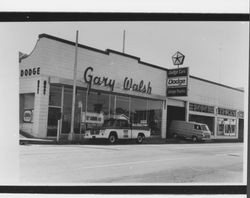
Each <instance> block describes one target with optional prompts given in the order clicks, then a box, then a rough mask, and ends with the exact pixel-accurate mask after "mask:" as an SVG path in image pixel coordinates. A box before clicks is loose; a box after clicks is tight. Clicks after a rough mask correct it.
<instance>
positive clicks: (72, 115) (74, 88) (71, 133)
mask: <svg viewBox="0 0 250 198" xmlns="http://www.w3.org/2000/svg"><path fill="white" fill-rule="evenodd" d="M77 49H78V30H77V31H76V45H75V64H74V84H73V96H72V110H71V126H70V132H69V137H68V140H69V141H72V140H73V136H74V121H75V98H76V96H75V95H76V72H77Z"/></svg>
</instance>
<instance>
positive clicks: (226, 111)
mask: <svg viewBox="0 0 250 198" xmlns="http://www.w3.org/2000/svg"><path fill="white" fill-rule="evenodd" d="M217 114H218V115H225V116H233V117H236V110H231V109H224V108H218V109H217Z"/></svg>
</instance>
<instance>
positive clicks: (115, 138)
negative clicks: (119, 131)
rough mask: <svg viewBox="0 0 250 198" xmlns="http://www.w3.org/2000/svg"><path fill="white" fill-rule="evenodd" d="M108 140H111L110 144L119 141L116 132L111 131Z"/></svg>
mask: <svg viewBox="0 0 250 198" xmlns="http://www.w3.org/2000/svg"><path fill="white" fill-rule="evenodd" d="M108 140H109V143H110V144H115V143H116V141H117V135H116V133H110V135H109V139H108Z"/></svg>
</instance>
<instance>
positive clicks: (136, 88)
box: [123, 77, 152, 94]
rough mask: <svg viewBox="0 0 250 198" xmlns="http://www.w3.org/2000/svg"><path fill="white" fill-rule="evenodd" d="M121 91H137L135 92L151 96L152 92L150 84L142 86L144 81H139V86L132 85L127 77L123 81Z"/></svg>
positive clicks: (131, 80)
mask: <svg viewBox="0 0 250 198" xmlns="http://www.w3.org/2000/svg"><path fill="white" fill-rule="evenodd" d="M123 89H124V90H130V89H132V91H137V92H141V93H147V94H151V91H152V87H151V86H150V82H148V84H147V85H146V84H144V81H143V80H141V81H140V83H139V84H136V83H133V79H132V78H130V79H129V78H128V77H126V78H125V79H124V83H123Z"/></svg>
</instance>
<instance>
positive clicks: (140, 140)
mask: <svg viewBox="0 0 250 198" xmlns="http://www.w3.org/2000/svg"><path fill="white" fill-rule="evenodd" d="M143 139H144V136H143V135H142V134H139V135H138V136H137V139H136V142H137V143H138V144H141V143H142V142H143Z"/></svg>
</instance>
